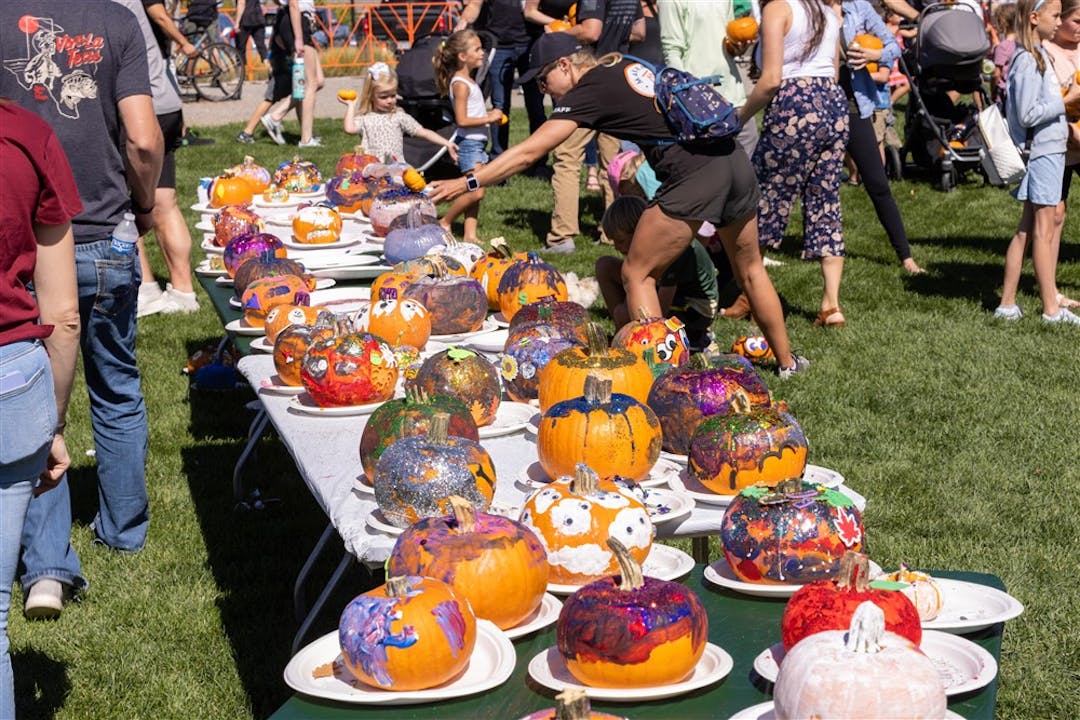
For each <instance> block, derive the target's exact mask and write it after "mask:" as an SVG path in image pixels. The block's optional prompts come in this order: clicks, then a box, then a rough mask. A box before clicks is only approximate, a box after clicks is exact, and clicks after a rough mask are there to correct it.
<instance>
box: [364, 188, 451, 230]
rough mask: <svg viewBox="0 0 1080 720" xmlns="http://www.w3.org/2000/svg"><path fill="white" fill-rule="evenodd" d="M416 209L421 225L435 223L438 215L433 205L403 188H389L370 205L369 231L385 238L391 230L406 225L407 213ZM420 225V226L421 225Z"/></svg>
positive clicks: (421, 196)
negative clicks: (421, 221)
mask: <svg viewBox="0 0 1080 720" xmlns="http://www.w3.org/2000/svg"><path fill="white" fill-rule="evenodd" d="M414 207H415V208H416V209H417V212H418V213H419V214H420V217H421V219H422V220H423V223H437V222H438V219H439V214H438V212H437V211H436V209H435V205H434V204H433V203H432V202H431V201H430V200H428V199H427V198H426V197H424V196H423V195H417V194H416V193H414V192H412V191H411V190H408V189H407V188H404V187H389V188H387V189H386V190H383V191H382V192H381V193H379V194H378V195H377V196H376V197H375V199H374V200H373V201H372V203H371V211H370V212H369V213H368V217H369V218H370V220H371V229H372V231H373V232H374V233H375V234H376V235H378V236H379V237H386V236H387V235H389V234H390V231H391V230H394V229H396V228H399V227H406V226H407V225H408V213H409V210H411V209H412V208H414ZM423 223H421V224H423Z"/></svg>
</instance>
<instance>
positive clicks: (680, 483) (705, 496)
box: [660, 452, 844, 507]
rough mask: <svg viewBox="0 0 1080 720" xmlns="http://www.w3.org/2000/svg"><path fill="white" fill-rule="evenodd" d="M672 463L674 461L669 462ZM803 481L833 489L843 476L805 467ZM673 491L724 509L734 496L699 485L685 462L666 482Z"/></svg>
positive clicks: (815, 466) (695, 500)
mask: <svg viewBox="0 0 1080 720" xmlns="http://www.w3.org/2000/svg"><path fill="white" fill-rule="evenodd" d="M665 455H666V456H667V457H669V458H671V457H682V456H680V455H671V454H670V453H664V452H661V453H660V457H661V458H663V457H665ZM671 462H674V461H671ZM803 479H804V480H806V481H807V482H812V483H815V484H818V485H824V486H825V487H830V488H835V487H839V486H840V485H841V484H843V482H844V476H843V475H841V474H840V473H838V472H836V471H835V470H830V469H829V468H824V467H821V466H819V465H807V466H806V471H805V472H804V473H803ZM668 485H670V486H671V488H672V489H673V490H679V491H680V492H683V493H686V494H687V495H688V496H689V497H691V498H693V499H694V502H699V503H702V504H704V505H720V506H722V507H726V506H728V505H730V504H731V501H732V500H734V499H735V497H736V495H738V493H736V494H735V495H717V494H716V493H714V492H713V491H712V490H710V489H709V488H707V487H705V486H704V485H702V484H701V482H700V481H699V480H698V479H697V478H695V477H693V476H692V475H691V474H690V468H689V467H687V466H686V464H685V462H684V463H682V466H681V468H680V470H679V472H678V473H675V474H674V475H673V476H672V478H671V480H670V481H669V482H668Z"/></svg>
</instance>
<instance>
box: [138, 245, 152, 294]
mask: <svg viewBox="0 0 1080 720" xmlns="http://www.w3.org/2000/svg"><path fill="white" fill-rule="evenodd" d="M137 245H138V248H139V267H140V268H142V284H143V285H147V284H149V283H153V284H154V285H157V280H155V279H154V269H153V268H152V267H150V258H148V257H147V256H146V243H145V242H143V239H142V238H141V237H140V238H139V241H138V243H137Z"/></svg>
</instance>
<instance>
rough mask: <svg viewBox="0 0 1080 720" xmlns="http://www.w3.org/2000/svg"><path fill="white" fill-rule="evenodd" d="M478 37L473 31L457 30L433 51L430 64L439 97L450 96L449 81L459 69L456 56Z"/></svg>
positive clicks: (459, 63)
mask: <svg viewBox="0 0 1080 720" xmlns="http://www.w3.org/2000/svg"><path fill="white" fill-rule="evenodd" d="M478 37H480V36H479V35H477V34H476V31H475V30H468V29H466V30H458V31H457V32H456V33H454V34H453V35H451V36H450V37H448V38H446V40H444V41H443V43H442V44H441V45H439V49H438V50H436V51H435V57H434V58H432V60H431V62H432V63H433V64H434V65H435V86H436V87H437V88H439V94H440V95H449V94H450V79H451V78H453V77H454V73H456V72H457V71H458V70H460V69H461V61H460V60H458V55H460V54H461V53H463V52H465V49H466V48H467V47H468V44H469V41H470V40H472V39H473V38H478Z"/></svg>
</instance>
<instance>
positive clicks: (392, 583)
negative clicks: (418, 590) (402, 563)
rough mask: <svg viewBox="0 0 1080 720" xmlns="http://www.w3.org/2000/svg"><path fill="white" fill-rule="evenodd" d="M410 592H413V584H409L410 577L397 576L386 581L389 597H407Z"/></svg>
mask: <svg viewBox="0 0 1080 720" xmlns="http://www.w3.org/2000/svg"><path fill="white" fill-rule="evenodd" d="M410 590H412V583H410V582H409V576H408V575H397V576H396V577H392V578H387V579H386V596H387V597H393V598H397V597H405V596H406V595H408V594H409V591H410Z"/></svg>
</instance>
